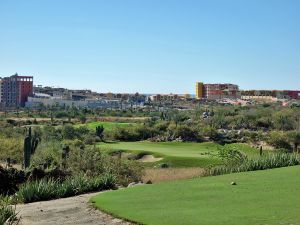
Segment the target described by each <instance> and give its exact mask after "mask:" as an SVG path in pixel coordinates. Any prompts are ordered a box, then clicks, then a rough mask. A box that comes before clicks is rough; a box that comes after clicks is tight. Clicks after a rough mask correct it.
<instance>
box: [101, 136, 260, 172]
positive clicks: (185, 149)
mask: <svg viewBox="0 0 300 225" xmlns="http://www.w3.org/2000/svg"><path fill="white" fill-rule="evenodd" d="M98 146H100V147H103V148H106V149H111V150H123V151H128V152H135V153H140V152H147V153H149V154H153V155H155V156H157V157H162V158H163V161H160V162H158V163H169V164H170V165H171V166H175V167H194V166H201V167H207V166H209V165H212V164H216V163H218V162H219V161H220V160H219V158H218V157H216V156H215V155H216V154H217V151H218V147H220V145H219V144H216V143H212V142H205V143H192V142H148V141H143V142H113V143H100V144H99V145H98ZM230 146H232V147H236V148H237V149H238V150H240V151H242V152H244V153H245V154H247V155H255V154H258V150H256V149H253V148H251V147H250V146H248V145H246V144H230Z"/></svg>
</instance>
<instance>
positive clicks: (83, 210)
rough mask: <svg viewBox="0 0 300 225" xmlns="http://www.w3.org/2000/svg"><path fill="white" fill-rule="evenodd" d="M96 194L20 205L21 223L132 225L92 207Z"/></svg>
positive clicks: (18, 207) (47, 224)
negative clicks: (93, 197) (91, 201)
mask: <svg viewBox="0 0 300 225" xmlns="http://www.w3.org/2000/svg"><path fill="white" fill-rule="evenodd" d="M95 195H97V193H94V194H85V195H80V196H76V197H71V198H64V199H57V200H53V201H46V202H36V203H30V204H26V205H18V206H17V212H19V214H18V215H19V216H20V217H21V221H20V225H62V224H67V225H68V224H69V225H131V224H132V223H128V222H124V221H122V220H120V219H116V218H113V217H112V216H110V215H107V214H105V213H103V212H101V211H99V210H96V209H94V208H92V206H91V204H90V203H89V202H88V201H89V199H90V198H91V197H92V196H95Z"/></svg>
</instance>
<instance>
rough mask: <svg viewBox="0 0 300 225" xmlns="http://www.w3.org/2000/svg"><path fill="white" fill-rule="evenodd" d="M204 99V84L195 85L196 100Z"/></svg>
mask: <svg viewBox="0 0 300 225" xmlns="http://www.w3.org/2000/svg"><path fill="white" fill-rule="evenodd" d="M203 97H204V84H203V83H202V82H197V83H196V98H197V99H201V98H203Z"/></svg>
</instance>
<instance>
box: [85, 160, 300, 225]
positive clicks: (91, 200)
mask: <svg viewBox="0 0 300 225" xmlns="http://www.w3.org/2000/svg"><path fill="white" fill-rule="evenodd" d="M293 167H300V166H292V167H282V168H275V169H269V170H259V171H249V172H242V173H234V174H244V173H245V174H253V173H257V172H268V171H274V170H280V169H288V168H293ZM234 174H226V175H220V176H221V177H222V176H223V177H225V176H230V175H234ZM220 176H218V177H220ZM207 178H212V177H207ZM193 179H195V178H193ZM193 179H187V180H186V181H188V180H193ZM177 182H182V181H171V182H168V183H177ZM142 187H143V186H140V187H139V188H142ZM121 191H122V189H121ZM123 191H126V189H123ZM100 195H101V194H100ZM97 197H99V195H97V196H94V197H92V198H91V199H90V202H91V203H92V204H93V207H94V208H96V209H99V210H101V211H103V212H105V213H107V214H109V215H112V216H114V217H116V218H119V219H123V220H124V221H128V222H132V223H135V224H140V225H147V224H145V223H142V222H138V221H135V220H132V219H127V218H123V217H122V216H119V215H116V214H114V213H112V212H109V211H107V210H105V209H104V208H102V207H101V206H99V205H98V206H97V205H96V202H95V200H93V199H94V198H97ZM272 224H273V223H272ZM276 224H277V223H276ZM284 224H285V223H284ZM296 224H298V223H296Z"/></svg>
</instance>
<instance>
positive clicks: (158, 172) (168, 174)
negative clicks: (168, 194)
mask: <svg viewBox="0 0 300 225" xmlns="http://www.w3.org/2000/svg"><path fill="white" fill-rule="evenodd" d="M204 172H205V170H204V169H201V168H166V169H146V170H145V174H144V176H143V179H142V180H143V182H144V183H146V182H148V181H151V182H152V183H160V182H165V181H174V180H186V179H192V178H196V177H201V176H203V174H204Z"/></svg>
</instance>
